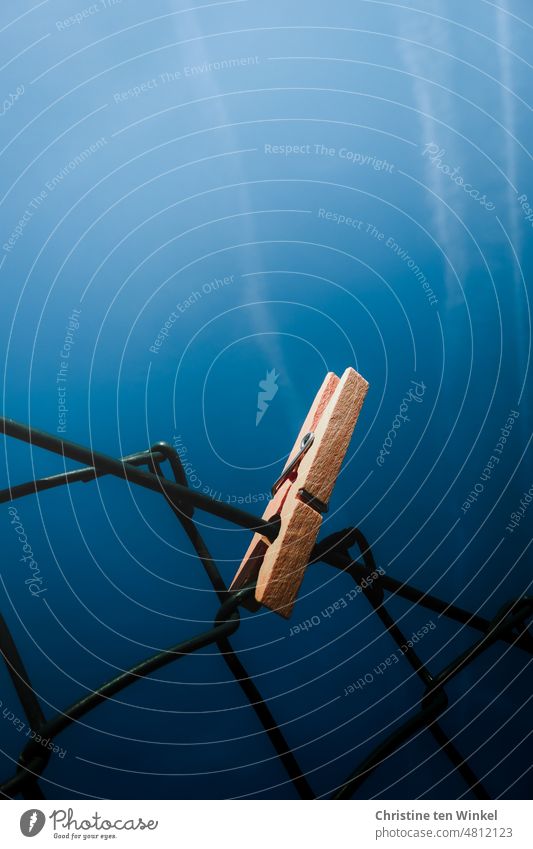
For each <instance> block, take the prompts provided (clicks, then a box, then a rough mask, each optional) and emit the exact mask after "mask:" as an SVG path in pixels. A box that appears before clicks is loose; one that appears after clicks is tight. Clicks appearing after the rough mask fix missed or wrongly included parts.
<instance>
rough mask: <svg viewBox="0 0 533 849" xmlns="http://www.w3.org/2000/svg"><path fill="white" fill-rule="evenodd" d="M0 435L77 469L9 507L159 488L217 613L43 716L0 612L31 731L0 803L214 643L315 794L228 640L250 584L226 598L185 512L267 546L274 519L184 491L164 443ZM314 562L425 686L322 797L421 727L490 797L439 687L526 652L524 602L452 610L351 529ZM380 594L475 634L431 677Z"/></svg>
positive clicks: (19, 492) (37, 793) (323, 546)
mask: <svg viewBox="0 0 533 849" xmlns="http://www.w3.org/2000/svg"><path fill="white" fill-rule="evenodd" d="M0 432H2V433H3V434H4V435H5V436H7V437H12V438H15V439H19V440H22V441H24V442H27V443H29V444H30V445H32V446H35V447H39V448H42V449H45V450H48V451H51V452H53V453H55V454H59V455H61V456H63V457H64V458H68V459H71V460H75V461H78V462H81V463H85V464H86V465H85V466H84V467H83V468H80V469H76V470H75V471H69V472H63V473H61V474H58V475H53V476H49V477H44V478H39V479H32V480H30V481H27V482H25V483H22V484H19V485H16V486H12V487H9V488H7V489H4V490H2V491H1V492H0V503H5V502H10V501H14V500H15V499H18V498H22V497H24V496H27V495H31V494H36V493H39V492H43V491H45V490H48V489H52V488H55V487H59V486H65V485H68V486H70V485H74V484H75V483H77V482H89V481H91V480H94V479H96V478H98V477H101V476H103V475H114V476H116V477H119V478H122V479H124V480H126V481H130V482H132V483H136V484H138V485H139V486H142V487H145V488H148V489H150V490H152V491H155V492H159V493H160V494H161V495H162V497H163V498H164V499H165V501H166V502H167V504H168V506H169V507H170V509H171V510H172V511H173V513H174V514H175V516H176V518H177V520H178V521H179V523H180V525H181V527H182V528H183V530H184V531H185V533H186V535H187V537H188V538H189V540H190V542H191V544H192V546H193V548H194V550H195V552H196V555H197V556H198V558H199V560H200V561H201V563H202V566H203V568H204V569H205V572H206V574H207V576H208V578H209V580H210V582H211V584H212V587H213V589H214V591H215V592H216V594H217V596H218V598H219V601H220V607H219V610H218V612H217V614H216V616H215V618H214V622H213V625H212V627H211V628H209V629H208V630H205V631H203V632H201V633H199V634H196V635H194V636H192V637H191V638H189V639H187V640H184V641H182V642H179V643H177V644H176V645H173V646H170V647H169V648H167V649H166V650H163V651H159V652H157V653H155V654H153V655H151V656H150V657H148V658H146V659H144V660H142V661H140V662H139V663H137V664H136V665H135V666H133V667H131V668H130V669H128V670H126V671H124V672H122V673H121V674H119V675H117V676H116V677H114V678H112V679H111V680H109V681H106V682H105V683H104V684H102V686H100V687H98V688H97V689H95V690H94V691H92V692H90V693H89V694H88V695H86V696H85V697H84V698H82V699H80V700H79V701H77V702H75V703H74V704H72V705H70V707H67V708H66V709H65V710H63V711H62V712H61V713H58V714H57V715H56V716H54V717H52V718H51V719H48V720H47V719H46V718H45V716H44V713H43V711H42V708H41V705H40V703H39V699H38V698H37V695H36V693H35V691H34V689H33V687H32V683H31V680H30V677H29V675H28V672H27V670H26V667H25V664H24V661H23V658H22V657H21V655H20V653H19V651H18V648H17V646H16V644H15V641H14V640H13V637H12V635H11V633H10V631H9V628H8V626H7V623H6V621H5V620H4V618H3V617H2V615H1V613H0V651H1V653H2V656H3V659H4V662H5V664H6V666H7V669H8V672H9V675H10V677H11V680H12V682H13V686H14V688H15V690H16V693H17V696H18V699H19V701H20V704H21V707H22V709H23V711H24V713H25V715H26V719H27V722H28V725H29V727H30V729H31V730H32V735H31V736H32V739H31V740H30V742H28V743H27V744H26V746H25V747H24V748H23V750H22V752H21V753H20V757H19V760H18V766H17V769H16V771H15V774H14V775H12V776H11V777H10V778H9V779H7V780H6V781H5V782H4V783H3V784H1V785H0V796H1V798H3V799H10V798H17V797H18V796H22V797H23V798H27V799H39V798H45V796H44V792H43V789H42V784H43V778H42V774H43V772H44V770H45V768H46V766H47V764H48V763H49V761H50V758H51V757H52V750H51V748H50V747H49V746H48V743H49V742H50V741H51V740H54V739H55V738H56V737H57V736H58V735H59V734H61V732H63V731H64V730H65V729H66V728H68V727H69V726H70V725H72V724H73V723H76V722H77V721H78V720H80V719H81V718H82V717H83V716H85V715H86V714H87V713H89V712H90V711H92V710H94V709H95V708H97V707H98V705H100V704H102V703H103V702H105V701H106V700H108V699H113V698H114V697H115V696H116V695H117V693H119V692H121V691H122V690H123V689H125V688H126V687H129V686H131V685H134V684H135V683H136V682H138V681H139V680H141V679H143V678H145V677H146V676H149V675H150V674H152V673H153V672H155V671H157V670H159V669H161V668H162V667H164V666H166V665H167V664H169V663H174V662H177V661H178V660H180V658H183V657H186V656H188V655H191V654H192V653H194V652H196V651H199V650H200V649H202V648H205V647H206V646H209V645H215V646H217V648H218V649H219V651H220V654H221V656H222V657H223V659H224V661H225V663H226V664H227V666H228V668H229V670H230V671H231V673H232V675H233V676H234V678H235V680H236V682H237V683H238V684H239V686H240V687H241V689H242V691H243V693H244V695H245V696H246V698H247V699H248V701H249V703H250V706H251V708H252V709H253V711H254V712H255V714H256V716H257V719H258V720H259V722H260V723H261V725H262V727H263V729H264V732H265V734H266V735H267V737H268V739H269V741H270V743H271V745H272V747H273V749H274V751H275V753H276V755H277V757H278V758H279V761H280V763H281V764H282V766H283V768H284V769H285V771H286V773H287V776H288V777H289V779H290V781H291V782H292V784H293V785H294V788H295V790H296V792H297V793H298V795H299V796H300V798H302V799H315V798H317V794H316V793H315V792H314V790H313V788H312V786H311V783H310V781H309V779H308V777H307V776H306V775H305V774H304V772H303V771H302V769H301V767H300V765H299V763H298V760H297V758H296V756H295V754H294V752H293V751H292V750H291V748H290V746H289V744H288V742H287V740H286V738H285V735H284V734H283V732H282V730H281V729H280V727H279V725H278V724H277V723H276V720H275V718H274V716H273V714H272V712H271V710H270V707H269V706H268V704H267V702H266V701H265V700H264V699H263V697H262V695H261V693H260V691H259V689H258V687H257V685H256V684H255V682H254V681H253V680H252V678H251V677H250V675H249V674H248V672H247V670H246V668H245V666H244V665H243V663H242V661H241V659H240V657H239V656H238V654H237V653H236V652H235V651H234V649H233V647H232V645H231V642H230V638H231V637H232V635H233V634H234V633H235V632H236V631H237V629H238V628H239V624H240V614H239V607H240V606H241V605H242V604H243V603H248V602H249V601H250V600H251V599H252V596H253V594H254V589H255V586H254V584H253V583H251V584H249V585H248V586H246V587H244V588H242V589H239V590H238V591H236V592H230V591H229V590H228V589H227V587H226V584H225V582H224V580H223V577H222V575H221V573H220V571H219V569H218V567H217V565H216V563H215V561H214V559H213V557H212V556H211V554H210V552H209V550H208V548H207V546H206V544H205V541H204V539H203V538H202V535H201V533H200V531H199V530H198V526H197V524H196V522H195V519H194V515H195V510H196V509H200V510H204V511H207V512H209V513H212V514H214V515H217V516H219V517H220V518H222V519H225V520H227V521H229V522H232V523H234V524H237V525H239V526H241V527H244V528H247V529H249V530H253V531H258V532H259V533H261V534H263V535H264V536H265V537H267V539H269V540H274V539H275V538H276V536H277V533H278V531H279V519H278V518H276V517H275V518H273V519H272V520H271V521H268V522H267V521H264V520H262V519H259V518H257V517H256V516H253V515H251V514H249V513H247V512H246V511H243V510H240V509H238V508H235V507H233V506H231V505H228V504H224V503H222V502H220V501H217V500H216V499H211V498H209V497H208V496H206V495H203V494H201V493H198V492H194V491H192V490H190V489H189V488H188V487H187V479H186V475H185V473H184V470H183V467H182V465H181V461H180V458H179V456H178V454H177V452H176V450H175V449H174V448H172V446H170V445H169V444H167V443H164V442H160V443H157V444H155V445H154V446H152V447H151V448H150V449H148V450H145V451H141V452H138V453H136V454H131V455H128V456H126V457H122V458H120V459H116V458H113V457H109V456H107V455H105V454H101V453H98V452H95V451H93V450H92V449H91V448H87V447H84V446H81V445H78V444H76V443H72V442H68V441H66V440H62V439H59V438H57V437H56V436H53V435H50V434H47V433H44V432H42V431H39V430H36V429H35V428H30V427H28V426H26V425H24V424H21V423H19V422H15V421H13V420H12V419H7V418H0ZM165 463H168V465H169V467H170V470H171V474H172V477H167V476H166V475H165V473H164V471H163V468H162V467H163V465H164V464H165ZM143 467H144V469H143ZM355 546H357V548H358V550H359V553H358V555H356V556H354V555H353V554H352V553H351V549H352V548H354V547H355ZM318 562H322V563H325V564H327V565H329V566H331V567H334V568H336V569H339V570H342V571H343V572H344V573H346V574H347V575H349V576H350V578H351V579H353V581H354V582H355V584H356V585H357V586H358V589H359V591H360V593H361V595H363V596H364V597H365V598H366V600H367V602H368V604H369V605H370V607H371V610H372V611H373V612H374V613H375V615H376V616H377V617H378V618H379V620H380V622H381V623H382V625H383V628H384V629H385V630H386V631H387V632H388V633H389V634H390V636H391V637H392V639H393V640H394V641H395V643H396V644H397V645H398V646H399V647H401V653H402V656H403V659H404V661H405V663H406V664H407V665H408V666H410V667H411V669H412V670H414V672H415V674H416V675H417V676H418V678H419V679H420V680H421V681H422V683H423V685H424V695H423V698H422V700H421V702H420V705H419V707H418V710H417V711H415V712H414V713H413V714H412V715H411V716H409V718H408V719H407V720H405V721H404V722H402V723H401V724H400V725H399V726H398V727H396V728H395V729H394V731H393V732H391V733H390V734H389V735H387V736H385V737H384V738H383V739H382V740H381V741H380V742H379V743H378V745H377V746H376V747H375V748H374V749H373V750H372V751H371V752H370V753H369V754H368V755H367V756H366V757H365V758H364V760H363V761H362V762H360V763H359V764H358V765H357V766H356V767H355V769H354V770H353V771H352V772H351V773H350V775H348V776H347V777H346V778H345V779H344V780H343V781H341V782H340V784H339V786H338V787H337V789H336V791H335V792H334V794H333V796H331V798H334V799H348V798H351V797H353V796H355V795H356V794H357V793H358V792H359V791H360V790H361V788H362V785H363V784H364V782H365V780H366V779H367V778H368V777H369V776H370V775H371V774H372V773H374V771H375V770H378V769H379V767H380V765H382V764H383V762H384V761H386V759H387V758H388V757H389V756H390V755H391V754H393V753H394V752H396V751H397V750H398V749H399V748H400V747H401V746H402V745H404V744H405V743H406V742H407V741H408V740H410V739H411V738H412V737H414V736H415V735H416V734H418V733H420V732H421V731H424V730H427V732H428V733H430V734H431V735H432V737H433V739H434V741H435V742H436V743H437V745H438V746H439V747H440V749H441V750H442V752H443V753H444V754H445V755H446V756H447V758H448V759H449V761H450V762H451V764H452V766H453V769H454V770H457V772H458V773H459V775H460V776H461V777H462V779H463V780H464V782H465V783H466V786H467V789H469V790H470V791H471V792H472V794H473V795H474V796H475V797H476V798H479V799H489V798H491V797H490V795H489V793H488V791H487V789H486V788H485V786H484V784H483V781H482V780H481V779H480V778H478V777H477V776H476V774H475V772H474V770H473V769H472V767H471V766H470V764H469V763H468V761H467V760H466V759H465V758H464V757H463V756H462V754H461V752H460V751H459V750H458V748H457V746H456V745H455V743H454V742H453V740H451V739H450V738H449V736H448V735H447V734H446V732H445V731H444V729H443V727H442V724H441V722H439V718H440V717H441V715H442V714H443V712H444V711H445V710H446V708H447V707H448V703H449V701H448V696H447V694H446V685H447V684H448V683H449V682H450V681H451V680H452V679H454V678H455V677H456V676H458V675H460V673H461V672H463V670H464V669H465V668H466V667H467V666H469V665H470V664H471V663H473V662H474V661H475V660H476V659H477V658H478V657H479V656H480V655H481V654H482V653H483V652H485V651H486V650H487V649H488V648H490V647H491V646H493V645H495V644H497V643H504V644H507V645H510V646H512V647H515V648H516V649H518V650H521V651H524V652H526V653H528V654H533V636H532V635H531V633H530V631H529V630H528V620H529V619H530V617H531V615H532V614H533V598H531V597H527V596H523V597H520V598H516V599H513V600H511V601H507V602H506V603H505V604H504V605H503V606H502V607H501V609H500V610H499V612H498V613H497V615H496V616H495V617H494V618H493V619H486V618H484V617H482V616H479V615H478V614H476V613H471V612H469V611H468V610H465V609H463V608H461V607H458V606H457V605H454V604H448V603H447V602H446V601H444V600H442V599H440V598H437V597H436V596H434V595H431V594H429V593H425V592H423V591H421V590H419V589H416V588H415V587H413V586H411V585H409V584H406V583H404V582H402V581H399V580H397V579H395V578H393V577H392V576H390V575H387V574H381V572H382V571H383V570H379V571H378V570H377V566H376V562H375V559H374V555H373V553H372V550H371V548H370V546H369V544H368V541H367V540H366V538H365V536H364V535H363V533H362V532H361V531H360V530H359V529H357V528H348V529H345V530H342V531H339V532H337V533H334V534H330V535H329V536H327V537H326V538H325V539H323V540H322V541H321V542H319V543H318V544H317V545H316V546H315V548H314V550H313V553H312V556H311V558H310V560H309V565H312V564H314V563H318ZM387 594H389V595H394V596H400V597H402V598H404V599H406V600H407V601H409V602H411V603H412V604H415V605H420V606H421V607H424V608H427V609H429V610H431V611H433V612H435V613H438V614H439V615H441V616H446V617H447V618H449V619H450V620H452V621H454V622H457V623H460V624H461V625H468V626H469V627H470V628H472V629H475V630H477V631H478V632H479V633H480V637H479V639H478V640H476V641H475V642H473V643H472V645H471V646H470V647H469V648H468V649H466V650H465V651H464V652H462V653H461V654H459V655H458V656H457V657H455V658H454V659H453V660H452V661H450V662H449V663H448V664H447V665H446V666H445V667H444V668H442V669H440V670H439V671H438V672H436V673H435V672H431V671H430V670H429V669H428V668H427V667H426V665H425V664H424V663H423V662H422V660H421V658H420V657H419V655H418V654H417V652H416V650H415V648H414V647H413V646H412V645H409V642H408V641H407V640H406V637H405V635H404V633H403V632H402V630H401V628H400V626H399V625H398V623H397V621H396V620H395V619H394V617H393V616H392V615H391V613H390V611H389V609H388V608H387V604H386V602H387ZM248 606H249V605H248ZM406 669H407V667H406Z"/></svg>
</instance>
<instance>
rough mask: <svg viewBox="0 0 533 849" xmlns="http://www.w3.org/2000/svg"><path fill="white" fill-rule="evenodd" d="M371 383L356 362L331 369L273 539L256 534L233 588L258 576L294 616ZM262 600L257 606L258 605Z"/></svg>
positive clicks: (283, 483) (280, 502) (286, 481)
mask: <svg viewBox="0 0 533 849" xmlns="http://www.w3.org/2000/svg"><path fill="white" fill-rule="evenodd" d="M367 390H368V383H367V382H366V380H365V379H364V378H363V377H361V375H360V374H358V373H357V372H356V371H355V370H354V369H353V368H347V369H346V371H345V372H344V374H343V375H342V377H341V378H339V377H337V375H336V374H333V372H329V373H328V374H327V375H326V377H325V379H324V382H323V384H322V386H321V387H320V389H319V391H318V393H317V395H316V397H315V400H314V401H313V404H312V406H311V408H310V410H309V412H308V414H307V417H306V419H305V421H304V423H303V425H302V427H301V430H300V433H299V435H298V438H297V440H296V442H295V443H294V446H293V449H292V451H291V453H290V454H289V458H288V460H287V463H286V464H285V468H284V470H283V472H282V474H281V477H280V478H279V479H278V480H277V481H276V483H275V484H274V486H273V487H272V496H273V497H272V500H271V501H269V503H268V506H267V508H266V510H265V512H264V514H263V518H264V519H271V518H272V517H273V516H275V515H279V516H280V519H281V527H280V532H279V534H278V536H277V537H276V539H275V540H274V542H273V543H271V542H269V540H267V539H266V537H264V536H262V535H261V534H254V537H253V539H252V542H251V543H250V546H249V547H248V550H247V552H246V554H245V555H244V559H243V561H242V563H241V565H240V567H239V569H238V571H237V574H236V575H235V578H234V579H233V583H232V585H231V588H230V589H232V590H237V589H240V587H242V586H244V585H245V584H247V583H249V582H251V581H253V580H256V581H257V586H256V591H255V598H256V601H257V602H258V603H259V604H264V605H265V606H266V607H268V608H270V610H274V611H275V612H276V613H279V614H280V615H281V616H285V617H286V618H288V617H289V616H290V614H291V612H292V608H293V606H294V602H295V600H296V595H297V593H298V590H299V588H300V584H301V583H302V580H303V576H304V572H305V567H306V566H307V563H308V561H309V557H310V555H311V552H312V550H313V546H314V544H315V541H316V538H317V535H318V531H319V528H320V523H321V522H322V513H324V512H325V511H326V510H327V509H328V502H329V498H330V495H331V492H332V490H333V487H334V485H335V481H336V480H337V476H338V474H339V472H340V469H341V466H342V461H343V460H344V455H345V454H346V451H347V449H348V445H349V443H350V439H351V437H352V433H353V430H354V427H355V424H356V422H357V418H358V416H359V413H360V411H361V407H362V406H363V401H364V399H365V395H366V393H367ZM257 606H258V605H256V607H255V608H254V609H257Z"/></svg>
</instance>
